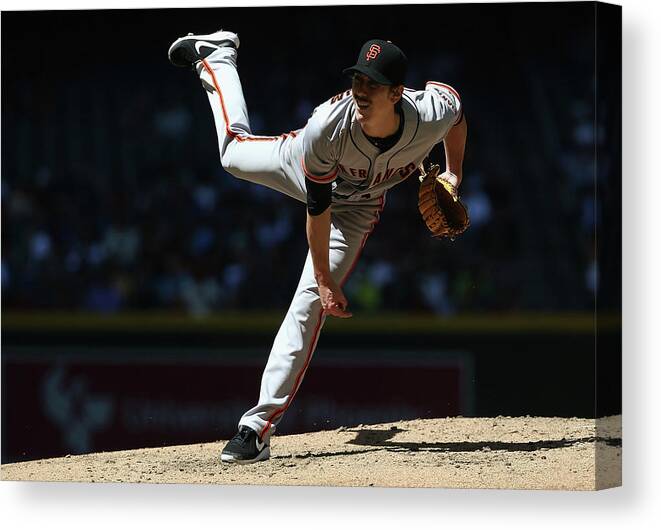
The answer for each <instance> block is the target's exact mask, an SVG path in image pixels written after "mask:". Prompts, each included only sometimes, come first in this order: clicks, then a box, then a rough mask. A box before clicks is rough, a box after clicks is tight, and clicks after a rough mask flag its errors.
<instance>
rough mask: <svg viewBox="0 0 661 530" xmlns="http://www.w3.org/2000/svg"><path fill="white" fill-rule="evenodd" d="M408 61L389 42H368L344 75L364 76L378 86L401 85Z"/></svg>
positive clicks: (400, 51) (402, 53)
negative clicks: (356, 74) (357, 74)
mask: <svg viewBox="0 0 661 530" xmlns="http://www.w3.org/2000/svg"><path fill="white" fill-rule="evenodd" d="M407 63H408V59H407V58H406V55H404V52H402V50H400V49H399V48H398V47H397V46H395V45H394V44H393V43H392V42H390V41H389V40H381V39H372V40H368V41H367V42H366V43H365V44H363V47H362V48H361V49H360V53H359V54H358V61H357V62H356V64H355V65H354V66H352V67H351V68H346V69H344V70H343V71H342V73H344V74H355V73H359V74H364V75H366V76H367V77H369V78H370V79H372V80H373V81H376V82H377V83H379V84H380V85H403V84H404V78H405V77H406V65H407Z"/></svg>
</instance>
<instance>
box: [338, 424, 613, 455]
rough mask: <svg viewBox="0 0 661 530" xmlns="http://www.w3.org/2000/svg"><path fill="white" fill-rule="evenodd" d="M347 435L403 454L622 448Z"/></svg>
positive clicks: (567, 441) (565, 441) (591, 439)
mask: <svg viewBox="0 0 661 530" xmlns="http://www.w3.org/2000/svg"><path fill="white" fill-rule="evenodd" d="M347 432H355V433H357V436H356V437H355V438H354V439H353V440H350V441H348V442H347V443H349V444H352V445H363V446H372V447H374V446H376V447H384V448H390V449H393V450H402V451H448V452H470V451H539V450H540V449H561V448H564V447H570V446H573V445H577V444H582V443H595V442H602V443H605V444H607V445H610V446H614V447H619V446H621V445H622V439H621V438H607V437H598V436H588V437H584V438H562V439H561V440H538V441H530V442H495V441H482V442H397V441H392V440H391V438H392V437H393V436H395V435H396V434H397V433H400V432H405V429H398V428H393V429H391V430H388V431H382V430H376V429H361V430H352V429H347Z"/></svg>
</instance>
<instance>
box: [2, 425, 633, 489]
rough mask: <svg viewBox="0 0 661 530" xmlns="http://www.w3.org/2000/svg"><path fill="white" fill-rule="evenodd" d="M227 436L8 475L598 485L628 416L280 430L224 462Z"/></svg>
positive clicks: (614, 479) (608, 480) (604, 481)
mask: <svg viewBox="0 0 661 530" xmlns="http://www.w3.org/2000/svg"><path fill="white" fill-rule="evenodd" d="M224 443H225V442H224V441H221V442H217V443H206V444H196V445H186V446H176V447H162V448H152V449H139V450H131V451H118V452H113V453H97V454H90V455H80V456H67V457H64V458H53V459H50V460H37V461H33V462H22V463H17V464H6V465H3V466H2V476H1V478H2V480H34V481H84V482H148V483H157V482H167V483H187V484H192V483H208V484H261V485H298V486H303V485H306V486H309V485H320V486H394V487H436V488H518V489H521V488H531V489H572V490H592V489H601V488H606V487H612V486H617V485H620V484H621V481H622V473H621V466H620V464H621V444H622V442H621V417H620V416H612V417H609V418H602V419H599V420H596V421H595V420H592V419H579V418H531V417H524V418H509V417H497V418H446V419H431V420H413V421H398V422H395V423H386V424H380V425H359V426H357V427H348V428H344V427H341V428H339V429H337V430H334V431H322V432H314V433H309V434H299V435H294V436H274V437H273V439H272V441H271V459H270V460H268V461H266V462H259V463H257V464H252V465H248V466H239V465H236V464H234V465H228V464H221V462H220V451H221V450H222V448H223V446H224Z"/></svg>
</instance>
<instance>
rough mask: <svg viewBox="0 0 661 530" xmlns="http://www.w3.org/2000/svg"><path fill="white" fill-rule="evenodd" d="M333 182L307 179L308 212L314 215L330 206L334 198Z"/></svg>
mask: <svg viewBox="0 0 661 530" xmlns="http://www.w3.org/2000/svg"><path fill="white" fill-rule="evenodd" d="M332 186H333V185H332V183H330V182H329V183H327V184H319V183H317V182H314V181H312V180H310V179H305V187H306V188H307V201H308V213H309V214H310V215H312V216H315V215H320V214H322V213H324V212H325V211H326V209H327V208H328V207H329V206H330V204H331V200H332V191H333V187H332Z"/></svg>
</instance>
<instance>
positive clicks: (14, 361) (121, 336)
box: [2, 3, 621, 462]
mask: <svg viewBox="0 0 661 530" xmlns="http://www.w3.org/2000/svg"><path fill="white" fill-rule="evenodd" d="M597 6H598V7H597ZM220 27H223V28H226V29H231V30H232V31H236V32H237V33H238V34H239V35H240V37H241V48H240V53H239V72H240V74H241V78H242V83H243V87H244V92H245V95H246V100H247V103H248V107H249V110H250V113H251V120H252V126H253V132H255V133H256V134H278V133H281V132H284V131H289V130H292V129H295V128H299V127H302V126H303V125H304V124H305V122H306V120H307V118H308V117H309V115H310V113H311V112H312V110H313V108H314V107H315V106H316V105H317V104H319V103H321V102H322V101H324V100H325V99H327V98H329V97H331V96H332V95H334V94H336V93H338V92H340V91H342V90H345V89H346V88H348V80H347V79H346V78H344V77H343V76H342V75H341V73H340V72H341V70H342V69H343V68H345V67H346V66H349V65H351V64H353V62H354V61H355V58H356V53H357V51H358V49H359V48H360V46H361V45H362V43H363V42H364V41H365V40H367V39H369V38H385V39H388V40H392V41H393V42H395V43H396V44H398V45H399V46H400V47H401V48H402V49H403V50H404V51H405V53H406V54H407V55H408V57H409V60H410V71H409V76H408V78H407V86H409V87H413V88H421V87H422V86H423V84H424V82H425V81H427V80H439V81H442V82H445V83H448V84H451V85H452V86H453V87H455V88H456V89H457V90H458V91H459V93H460V94H461V96H462V102H463V104H464V108H465V112H466V116H467V120H468V127H469V139H468V147H467V153H466V160H465V164H464V184H463V185H462V190H461V191H462V196H463V198H464V200H465V201H466V203H467V204H468V207H469V210H470V212H471V215H472V226H471V228H470V229H469V231H468V232H467V233H466V234H465V235H464V236H462V237H461V238H460V239H458V240H457V241H455V242H438V241H434V240H432V239H431V238H429V236H428V235H427V233H426V229H425V227H424V226H423V225H422V221H421V220H420V218H419V215H418V213H417V208H416V193H417V186H416V183H415V182H416V179H415V178H410V179H408V180H407V181H406V182H404V183H403V184H401V185H400V186H398V187H397V188H395V189H393V190H392V191H391V192H390V193H389V195H388V204H387V206H386V209H385V211H384V212H383V215H382V221H381V222H380V223H379V226H378V228H377V229H376V231H375V233H374V234H373V235H372V236H371V237H370V240H369V242H368V244H367V246H366V248H365V251H364V253H363V256H362V258H361V261H360V262H359V265H358V267H357V268H356V270H355V272H354V274H353V276H352V278H351V279H350V281H349V282H348V284H347V286H346V289H345V292H346V294H347V295H348V297H349V301H350V304H351V308H352V309H353V311H354V313H355V316H354V318H353V319H352V321H353V322H352V323H351V324H350V325H348V324H347V325H344V326H342V325H340V323H335V322H334V323H332V327H331V326H329V330H328V333H327V334H322V339H321V341H320V345H319V351H318V354H317V359H315V363H313V365H312V368H311V370H310V372H309V374H308V376H307V378H306V382H305V383H304V385H303V387H302V389H301V392H299V395H298V396H297V400H296V403H295V404H296V405H297V406H298V404H299V402H301V403H305V404H306V407H307V409H309V407H311V406H313V404H314V403H315V402H316V403H318V402H320V401H323V400H326V401H327V402H328V403H331V405H329V408H327V409H326V410H325V411H321V412H319V414H318V415H317V416H314V417H313V416H310V417H308V416H305V412H304V410H306V407H301V408H300V411H301V412H300V413H299V412H298V409H297V410H294V409H295V407H292V410H290V411H289V412H288V417H287V418H286V420H285V421H284V422H283V424H282V425H281V429H280V430H279V432H295V431H300V430H306V429H317V428H326V427H331V428H335V427H337V426H338V425H340V424H342V423H341V422H343V421H345V422H351V421H355V422H365V423H366V422H368V421H386V420H388V419H392V418H395V419H396V418H397V417H404V416H407V415H411V416H425V415H426V414H428V415H429V416H430V417H431V416H439V415H446V414H449V415H456V414H464V415H497V414H511V415H515V414H516V415H518V414H544V415H567V416H575V415H576V416H585V417H594V416H599V415H603V414H613V413H617V412H620V410H621V406H620V386H619V370H620V352H621V348H620V328H619V315H620V311H621V244H620V238H621V229H620V227H621V213H620V212H621V209H620V195H621V178H620V177H621V152H620V139H621V137H620V135H621V133H620V119H621V87H620V80H621V52H620V50H621V36H620V9H619V8H615V7H612V6H611V7H607V6H605V5H603V4H599V5H597V4H594V3H573V4H566V3H563V4H502V5H497V4H474V5H425V6H342V7H286V8H240V9H239V8H231V9H169V10H134V11H126V10H115V11H77V12H71V11H58V12H44V11H42V12H29V13H28V12H21V13H18V12H15V13H11V12H3V13H2V228H3V230H2V317H3V319H2V346H3V358H2V360H3V381H2V391H3V416H2V418H3V452H2V459H3V462H4V461H12V460H16V459H26V458H36V457H39V456H44V455H48V454H62V453H65V452H76V451H79V452H85V451H89V450H98V449H108V448H118V447H124V446H139V445H145V444H150V445H159V444H163V445H166V444H170V443H177V442H182V441H191V442H192V441H197V440H202V439H215V438H219V437H226V436H228V435H231V431H232V430H233V428H234V425H235V423H236V420H238V416H237V414H240V413H241V412H242V408H245V407H244V405H245V406H247V405H249V404H250V403H251V400H253V399H254V398H255V397H256V392H257V388H258V380H259V373H260V370H261V367H262V366H263V362H264V361H265V355H266V353H267V352H268V349H269V348H270V342H271V340H272V337H273V335H274V334H275V331H276V328H277V325H278V323H279V322H278V321H279V318H280V316H281V315H282V314H284V311H285V309H286V307H287V305H288V303H289V301H290V297H291V295H292V293H293V290H294V288H295V285H296V283H297V281H298V276H299V274H300V269H301V267H302V263H303V259H304V256H305V252H306V250H307V244H306V241H305V231H304V220H305V207H304V205H302V204H298V203H296V202H295V201H292V200H291V199H289V198H287V197H284V196H279V195H278V194H276V193H275V192H270V191H268V190H263V189H260V188H259V187H257V186H254V185H251V184H248V183H245V182H243V181H236V180H234V179H233V178H232V177H231V176H229V175H228V174H227V173H225V172H224V171H223V169H222V168H221V167H220V164H219V162H218V150H217V145H216V136H215V131H214V127H213V120H212V117H211V113H210V111H209V108H208V102H207V98H206V95H205V93H204V91H203V90H202V89H201V88H200V86H199V82H198V81H197V80H196V79H195V76H194V75H193V74H192V73H191V72H188V71H186V70H184V69H177V68H174V67H172V66H171V65H170V64H169V62H168V60H167V49H168V47H169V45H170V44H171V42H172V41H173V40H174V39H175V38H176V37H178V36H181V35H184V34H185V33H187V32H188V31H192V32H197V33H200V32H202V33H209V32H212V31H215V30H216V29H218V28H220ZM435 156H436V157H437V158H442V150H440V149H439V150H438V151H437V152H436V153H435ZM265 264H268V265H267V267H265ZM265 270H266V271H268V273H266V274H265ZM595 311H596V316H595ZM388 319H390V320H388ZM392 322H396V323H397V326H396V329H395V330H394V331H393V326H392ZM104 348H105V349H104ZM246 348H247V349H248V350H249V351H250V352H252V353H250V354H249V355H246V354H245V351H246ZM348 350H351V351H353V352H354V354H353V356H352V357H351V359H354V360H355V358H356V357H358V358H359V359H358V360H359V361H360V359H363V361H364V362H363V364H362V365H361V366H362V368H360V369H356V371H355V374H361V373H364V375H363V376H359V375H355V377H356V379H355V381H354V383H350V381H351V379H347V378H346V377H344V376H342V375H338V373H337V372H335V371H334V370H337V369H339V368H338V366H337V365H336V364H333V363H334V362H337V363H339V366H342V364H343V363H345V364H346V363H347V362H349V360H350V359H346V356H342V355H340V356H339V357H337V356H336V357H334V356H333V355H332V354H331V353H329V352H333V351H339V352H342V351H348ZM411 350H412V351H414V354H411V353H410V352H411ZM127 352H133V353H127ZM177 352H182V353H180V354H178V353H177ZM356 352H358V353H356ZM386 358H387V359H389V361H388V362H392V363H395V364H396V365H397V366H400V369H401V370H404V369H406V370H411V372H410V373H409V372H406V371H402V372H401V374H404V373H407V374H408V375H407V376H404V375H401V376H400V377H395V376H393V375H392V373H393V372H392V371H390V372H389V370H391V368H389V366H390V365H389V364H388V362H386ZM200 359H204V361H200ZM330 359H336V361H333V362H331V361H330ZM338 359H339V360H338ZM316 361H319V362H318V363H317V362H316ZM429 363H431V364H432V365H433V367H434V368H433V369H434V370H438V371H439V372H438V374H439V377H438V379H436V380H437V381H438V385H437V386H434V385H433V384H423V383H422V381H423V374H424V373H426V371H428V370H429V369H430V368H429V367H430V364H429ZM111 366H112V367H114V368H111ZM157 366H159V367H161V368H160V369H157V368H156V367H157ZM201 367H202V368H201ZM209 367H211V368H209ZM136 370H138V371H139V370H143V371H142V372H139V373H141V374H152V377H149V376H147V375H144V376H142V377H140V378H139V380H140V381H142V384H131V383H129V382H127V381H130V380H131V378H132V377H133V378H134V376H135V373H136ZM159 370H160V371H159ZM209 370H213V371H212V372H211V373H213V374H215V376H209V373H210V372H209ZM242 370H243V371H242ZM361 370H365V372H361ZM171 373H174V374H177V375H178V379H179V384H176V383H175V382H173V381H172V380H170V379H169V378H168V376H167V374H171ZM239 373H241V374H243V375H242V376H241V377H239V376H238V374H239ZM595 373H597V374H598V376H599V384H596V382H595ZM203 374H204V375H203ZM368 374H369V375H368ZM389 374H390V375H389ZM441 374H442V375H441ZM206 378H209V379H206ZM176 380H177V378H176V377H175V381H176ZM212 381H216V384H215V385H214V384H213V383H212ZM228 381H232V382H231V383H228ZM340 381H343V382H344V385H343V384H342V383H340ZM376 381H381V384H382V386H380V387H379V386H377V383H376ZM384 381H386V382H388V383H387V384H386V383H384ZM19 382H20V383H19ZM196 382H197V383H198V384H196ZM329 382H332V383H334V384H331V385H329ZM418 383H420V384H418ZM193 388H194V389H195V391H193V390H192V389H193ZM439 389H441V390H442V389H453V390H452V391H451V392H449V393H447V392H443V391H441V390H439ZM340 390H341V391H340ZM112 392H114V394H113V395H110V394H112ZM154 393H156V394H158V395H160V396H161V398H159V399H161V400H160V401H159V402H158V407H160V409H159V410H162V411H164V412H163V413H162V416H168V415H169V416H168V417H170V418H172V417H179V416H181V415H183V416H186V415H187V413H182V412H177V411H178V410H179V409H180V408H181V407H182V406H183V407H184V409H185V410H188V414H192V415H193V416H195V415H197V416H195V417H201V418H202V419H200V420H199V421H198V423H197V424H196V425H198V426H199V428H198V429H197V430H196V429H193V430H192V431H191V430H190V429H188V430H187V427H186V425H188V424H186V423H185V422H184V423H183V424H181V423H177V422H175V421H174V420H167V421H166V420H163V421H161V422H160V423H158V422H157V421H156V420H154V419H153V415H152V416H150V414H144V415H137V416H136V415H132V414H131V413H129V412H126V410H130V409H131V407H133V406H135V407H138V408H140V407H143V408H144V407H145V406H146V405H145V403H144V399H143V398H144V397H145V396H149V395H153V394H154ZM53 396H60V398H62V401H61V403H60V406H59V408H58V407H53V406H50V407H49V406H47V403H50V402H51V401H52V398H53ZM99 396H101V397H99ZM103 396H105V398H104V397H103ZM338 396H339V397H338ZM104 399H105V401H104ZM119 399H122V400H124V401H122V403H123V405H121V406H120V404H118V403H119V401H118V400H119ZM140 399H143V401H139V400H140ZM232 399H235V400H239V402H238V403H234V404H233V405H232V404H231V403H230V402H231V401H232ZM341 399H345V400H348V402H349V403H353V406H354V407H359V406H360V405H361V404H362V405H363V414H362V415H359V418H364V419H359V418H354V417H353V416H351V415H347V414H348V413H346V410H347V409H350V408H351V406H347V407H344V408H342V407H340V405H338V403H339V401H338V400H341ZM352 399H353V401H351V400H352ZM127 400H128V403H129V404H128V405H127V404H126V403H125V402H126V401H127ZM131 400H132V401H131ZM136 400H138V401H136ZM306 400H307V401H306ZM393 400H394V401H395V402H401V403H403V405H402V407H400V408H397V407H396V406H395V405H394V404H393ZM407 400H408V401H407ZM138 402H139V403H138ZM423 402H424V403H426V405H425V404H423ZM136 403H138V405H136ZM430 403H431V404H430ZM104 404H105V405H104ZM131 404H132V405H131ZM152 405H153V404H152ZM230 405H231V406H230ZM404 405H406V407H404ZM187 406H189V407H193V409H194V410H193V409H186V407H187ZM104 407H105V408H104ZM407 407H408V408H407ZM65 409H66V410H65ZM140 410H142V409H140ZM191 410H192V412H191ZM209 410H211V411H212V412H209ZM57 411H60V412H59V413H58V412H57ZM63 411H64V412H63ZM104 411H105V412H104ZM119 411H124V412H121V413H120V412H119ZM204 411H207V413H208V414H207V416H205V415H204V414H205V413H204ZM237 411H238V412H237ZM342 411H345V412H342ZM388 411H390V412H388ZM113 414H115V415H113ZM388 414H390V415H388ZM116 415H119V416H116ZM200 415H202V416H200ZM397 415H399V416H397ZM120 416H121V417H123V418H124V420H123V421H124V422H123V423H122V422H121V421H120V420H119V419H118V418H119V417H120ZM135 417H139V418H142V419H140V420H139V421H138V420H135ZM289 417H291V418H292V419H291V420H290V419H289ZM58 418H59V419H58ZM104 418H105V419H104ZM127 418H134V419H133V420H129V419H127ZM150 418H151V419H150ZM310 418H312V419H310ZM321 418H323V420H321ZM83 420H84V421H83ZM319 421H321V422H322V423H323V424H322V425H319ZM81 422H82V423H81ZM95 422H96V423H95ZM104 422H105V423H104ZM287 422H289V423H287ZM157 423H158V426H156V424H157ZM137 424H140V425H142V428H137V427H136V425H137ZM81 425H83V427H81ZM131 426H133V427H131ZM150 426H151V427H150ZM205 426H206V427H205ZM56 427H57V428H56ZM152 427H153V428H152ZM131 428H134V429H137V431H136V432H137V433H138V434H135V432H133V431H131V432H133V435H135V436H133V435H129V434H130V433H129V431H130V429H131ZM49 429H50V430H49ZM58 429H59V430H58ZM81 429H82V430H81ZM150 429H151V430H150ZM51 431H52V432H51ZM56 431H57V432H61V433H64V434H62V436H61V437H60V436H59V435H58V436H55V434H53V433H54V432H56ZM71 432H75V433H78V434H77V435H76V436H77V438H76V436H74V438H75V440H78V441H77V442H71V439H74V438H70V437H71V436H73V435H71V434H70V433H71ZM92 432H94V433H96V434H95V436H94V437H92V438H90V433H92ZM81 433H83V434H81ZM127 433H129V434H127ZM85 437H87V438H85ZM66 440H69V442H67V441H66ZM80 440H87V442H88V443H87V445H85V444H82V442H81V441H80ZM81 444H82V445H81Z"/></svg>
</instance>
